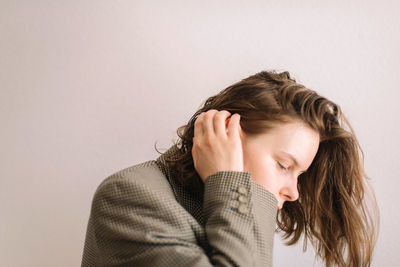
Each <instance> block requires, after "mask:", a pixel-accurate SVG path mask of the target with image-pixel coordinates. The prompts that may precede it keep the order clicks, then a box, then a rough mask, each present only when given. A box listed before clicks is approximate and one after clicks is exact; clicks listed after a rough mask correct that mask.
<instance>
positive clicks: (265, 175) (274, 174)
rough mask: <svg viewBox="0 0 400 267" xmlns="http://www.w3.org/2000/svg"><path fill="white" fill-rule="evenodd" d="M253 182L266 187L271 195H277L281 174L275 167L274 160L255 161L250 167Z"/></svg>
mask: <svg viewBox="0 0 400 267" xmlns="http://www.w3.org/2000/svg"><path fill="white" fill-rule="evenodd" d="M249 171H250V173H251V177H252V180H253V181H254V182H255V183H257V184H259V185H261V186H262V187H264V188H265V189H266V190H268V191H270V192H271V193H276V192H277V191H278V189H279V186H278V178H279V172H278V170H277V169H276V166H275V165H274V162H273V160H262V161H259V160H257V161H253V162H252V164H251V166H249Z"/></svg>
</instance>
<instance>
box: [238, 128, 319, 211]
mask: <svg viewBox="0 0 400 267" xmlns="http://www.w3.org/2000/svg"><path fill="white" fill-rule="evenodd" d="M241 139H242V144H243V159H244V171H249V172H250V173H251V177H252V180H253V181H254V182H255V183H257V184H259V185H261V186H262V187H264V188H265V189H266V190H268V191H270V192H271V193H272V194H274V196H275V197H276V199H277V200H278V209H282V206H283V204H284V203H285V201H295V200H297V199H298V197H299V192H298V190H297V181H298V176H299V175H300V174H301V173H302V172H304V171H306V170H307V169H308V167H309V166H310V165H311V163H312V161H313V159H314V157H315V155H316V154H317V151H318V146H319V141H320V137H319V133H318V132H317V131H315V130H314V129H312V128H310V127H309V126H307V125H306V124H304V123H303V122H297V121H296V122H290V123H284V124H279V125H277V126H276V127H274V128H273V129H272V131H270V132H268V133H264V134H260V135H257V136H251V137H250V136H248V135H246V134H245V133H244V132H242V134H241ZM282 151H285V152H287V153H290V154H292V155H293V156H294V158H295V159H297V162H298V165H297V164H295V162H294V161H293V160H292V159H291V158H290V156H288V155H287V154H285V153H284V152H282Z"/></svg>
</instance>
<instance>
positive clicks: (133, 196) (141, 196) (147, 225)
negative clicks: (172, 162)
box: [91, 160, 190, 235]
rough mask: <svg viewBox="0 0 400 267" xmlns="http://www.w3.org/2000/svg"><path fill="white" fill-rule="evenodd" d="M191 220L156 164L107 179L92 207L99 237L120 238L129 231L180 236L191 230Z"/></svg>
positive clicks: (141, 165)
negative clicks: (178, 232) (110, 236)
mask: <svg viewBox="0 0 400 267" xmlns="http://www.w3.org/2000/svg"><path fill="white" fill-rule="evenodd" d="M188 217H189V215H188V213H187V211H186V210H185V209H184V208H183V207H182V206H181V205H180V204H179V203H178V201H177V200H176V198H175V195H174V193H173V190H172V188H171V185H170V184H169V182H168V180H167V178H166V177H165V175H164V174H163V172H162V171H161V170H160V169H159V167H158V165H157V164H156V162H155V161H154V160H150V161H146V162H143V163H140V164H137V165H134V166H131V167H128V168H125V169H122V170H120V171H118V172H115V173H114V174H112V175H110V176H109V177H107V178H105V179H104V180H103V181H102V182H101V183H100V185H99V186H98V187H97V189H96V192H95V194H94V196H93V200H92V207H91V220H92V224H93V226H94V227H95V228H96V229H97V231H98V232H99V233H104V232H105V231H111V232H113V231H116V232H115V234H117V233H120V232H121V231H125V230H126V229H128V230H129V231H136V232H135V235H140V234H139V233H146V232H149V231H156V232H161V233H163V232H165V231H167V232H168V231H169V232H177V231H178V229H186V228H188V226H187V223H186V221H187V219H188ZM114 228H117V229H119V230H115V229H114ZM105 229H106V230H105ZM121 229H122V230H121ZM188 229H189V228H188ZM189 230H190V229H189ZM186 232H190V231H186Z"/></svg>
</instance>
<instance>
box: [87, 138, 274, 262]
mask: <svg viewBox="0 0 400 267" xmlns="http://www.w3.org/2000/svg"><path fill="white" fill-rule="evenodd" d="M176 149H177V147H176V145H173V146H172V147H170V148H169V149H168V150H167V151H166V152H165V153H164V154H162V155H160V156H159V157H158V158H157V159H156V160H149V161H146V162H142V163H140V164H137V165H134V166H131V167H128V168H125V169H123V170H120V171H118V172H116V173H114V174H112V175H110V176H109V177H107V178H106V179H104V180H103V181H102V182H101V183H100V185H99V186H98V188H97V190H96V192H95V194H94V197H93V200H92V206H91V211H90V216H89V220H88V225H87V232H86V239H85V244H84V249H83V257H82V266H87V267H90V266H146V267H153V266H179V267H180V266H244V267H250V266H257V267H258V266H271V265H272V247H273V239H274V230H275V226H276V225H275V220H276V214H277V200H276V198H275V197H274V196H273V194H272V193H270V192H269V191H267V190H265V189H264V188H263V187H261V186H259V185H258V184H256V183H254V182H253V181H252V180H251V178H250V173H249V172H237V171H220V172H216V173H214V174H212V175H210V176H209V177H208V178H207V180H206V182H205V183H204V195H203V198H202V199H201V198H198V197H196V196H194V195H193V194H190V193H189V192H188V191H187V190H185V188H184V187H182V186H181V185H180V184H179V183H178V182H176V180H175V179H174V174H175V173H174V172H173V171H172V170H169V169H166V168H164V167H162V165H160V164H159V163H160V162H165V161H164V159H165V155H166V154H170V153H175V152H176Z"/></svg>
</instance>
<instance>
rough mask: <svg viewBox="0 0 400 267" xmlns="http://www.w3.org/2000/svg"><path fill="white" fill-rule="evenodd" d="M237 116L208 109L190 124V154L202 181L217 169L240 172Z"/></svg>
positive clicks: (238, 121)
mask: <svg viewBox="0 0 400 267" xmlns="http://www.w3.org/2000/svg"><path fill="white" fill-rule="evenodd" d="M241 135H242V129H241V127H240V115H239V114H233V115H232V116H231V113H230V112H228V111H226V110H222V111H218V110H215V109H210V110H208V111H207V112H203V113H201V114H200V115H199V116H198V117H197V119H196V121H195V123H194V138H193V147H192V157H193V163H194V168H195V169H196V171H197V173H198V174H199V176H200V178H201V179H202V180H203V182H205V181H206V179H207V177H208V176H210V175H211V174H214V173H216V172H219V171H243V147H242V141H241Z"/></svg>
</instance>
